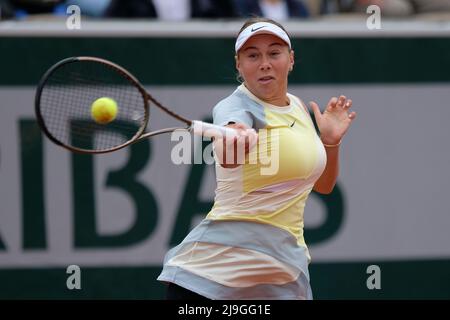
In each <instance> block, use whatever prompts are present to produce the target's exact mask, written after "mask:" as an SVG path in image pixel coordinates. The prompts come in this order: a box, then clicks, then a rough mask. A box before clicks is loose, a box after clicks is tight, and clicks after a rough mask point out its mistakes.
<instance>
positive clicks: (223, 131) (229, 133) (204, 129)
mask: <svg viewBox="0 0 450 320" xmlns="http://www.w3.org/2000/svg"><path fill="white" fill-rule="evenodd" d="M191 127H192V129H193V132H194V134H197V135H201V136H204V137H209V138H223V137H228V138H234V137H237V136H238V133H237V130H235V129H233V128H227V127H222V126H217V125H215V124H211V123H207V122H203V121H198V120H193V121H192V126H191Z"/></svg>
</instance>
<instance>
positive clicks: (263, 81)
mask: <svg viewBox="0 0 450 320" xmlns="http://www.w3.org/2000/svg"><path fill="white" fill-rule="evenodd" d="M272 80H275V78H274V77H272V76H266V77H262V78H259V79H258V82H259V83H262V84H267V83H269V82H271V81H272Z"/></svg>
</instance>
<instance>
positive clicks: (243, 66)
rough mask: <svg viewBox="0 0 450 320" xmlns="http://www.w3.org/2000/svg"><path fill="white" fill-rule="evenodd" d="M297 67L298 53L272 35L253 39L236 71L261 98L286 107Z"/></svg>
mask: <svg viewBox="0 0 450 320" xmlns="http://www.w3.org/2000/svg"><path fill="white" fill-rule="evenodd" d="M293 65H294V52H293V51H292V50H290V49H289V46H288V45H287V44H286V43H285V42H284V41H283V40H281V39H280V38H278V37H276V36H274V35H271V34H259V35H256V36H253V37H251V38H250V39H249V40H248V41H247V42H246V43H245V44H244V46H242V48H241V49H240V50H239V52H238V55H237V57H236V68H237V69H238V71H239V73H240V75H241V76H242V77H243V78H244V83H245V86H246V87H247V88H248V89H249V90H250V91H251V92H252V93H253V94H254V95H255V96H257V97H258V98H260V99H262V100H264V101H266V102H268V103H271V104H274V105H280V106H283V105H286V93H287V82H288V80H287V79H288V74H289V71H290V70H291V68H292V66H293Z"/></svg>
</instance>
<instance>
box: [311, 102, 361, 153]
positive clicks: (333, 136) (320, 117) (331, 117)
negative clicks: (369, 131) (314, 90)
mask: <svg viewBox="0 0 450 320" xmlns="http://www.w3.org/2000/svg"><path fill="white" fill-rule="evenodd" d="M309 105H310V107H311V108H312V110H313V112H314V118H315V119H316V123H317V126H318V127H319V131H320V139H321V140H322V142H323V143H325V144H330V145H334V144H338V143H339V142H340V141H341V139H342V138H343V137H344V135H345V133H346V132H347V130H348V128H349V127H350V124H351V123H352V122H353V120H354V119H355V118H356V112H349V109H350V107H351V106H352V100H350V99H347V98H346V97H345V96H340V97H339V98H336V97H333V98H331V99H330V101H329V102H328V105H327V107H326V108H325V111H324V112H323V113H321V112H320V108H319V106H318V105H317V103H315V102H314V101H311V102H310V103H309Z"/></svg>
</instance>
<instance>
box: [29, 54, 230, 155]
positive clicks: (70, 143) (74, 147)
mask: <svg viewBox="0 0 450 320" xmlns="http://www.w3.org/2000/svg"><path fill="white" fill-rule="evenodd" d="M102 97H107V98H110V99H112V100H113V101H114V102H116V105H117V106H118V107H117V109H116V110H117V114H116V115H115V118H114V120H112V121H110V122H108V123H105V124H101V123H99V122H98V121H95V118H93V116H92V110H91V106H92V105H93V103H94V101H96V100H97V99H99V98H102ZM151 105H154V106H156V107H158V108H159V109H161V110H162V111H164V112H165V113H167V114H169V115H170V116H171V117H173V118H175V119H177V120H179V121H180V122H181V123H183V125H184V126H183V127H181V126H180V127H172V128H165V129H160V130H155V131H150V132H146V129H147V126H148V123H149V118H150V106H151ZM35 111H36V116H37V120H38V123H39V126H40V127H41V129H42V131H43V132H44V133H45V134H46V136H47V137H48V138H49V139H50V140H51V141H53V142H54V143H56V144H57V145H59V146H62V147H64V148H66V149H68V150H70V151H72V152H77V153H87V154H97V153H106V152H112V151H116V150H119V149H122V148H124V147H126V146H128V145H130V144H132V143H135V142H138V141H140V140H142V139H145V138H148V137H152V136H156V135H159V134H163V133H168V132H173V131H175V130H188V131H190V132H193V133H194V134H198V135H203V136H206V137H213V138H217V137H224V136H227V137H237V131H236V130H234V129H232V128H226V127H221V126H216V125H213V124H210V123H205V122H202V121H198V120H190V119H187V118H185V117H183V116H181V115H179V114H177V113H175V112H173V111H171V110H170V109H169V108H167V107H165V106H163V105H162V104H161V103H159V102H158V101H157V100H156V99H155V98H153V97H152V95H151V94H150V93H149V92H148V91H146V90H145V89H144V87H143V86H142V85H141V84H140V82H139V81H138V80H137V79H136V78H135V77H134V76H133V75H132V74H131V73H130V72H128V71H127V70H125V69H124V68H122V67H121V66H119V65H117V64H115V63H112V62H110V61H107V60H104V59H100V58H96V57H71V58H67V59H64V60H61V61H59V62H58V63H56V64H55V65H53V66H52V67H51V68H50V69H49V70H48V71H47V72H46V73H45V74H44V75H43V77H42V79H41V80H40V82H39V84H38V87H37V91H36V97H35Z"/></svg>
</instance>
